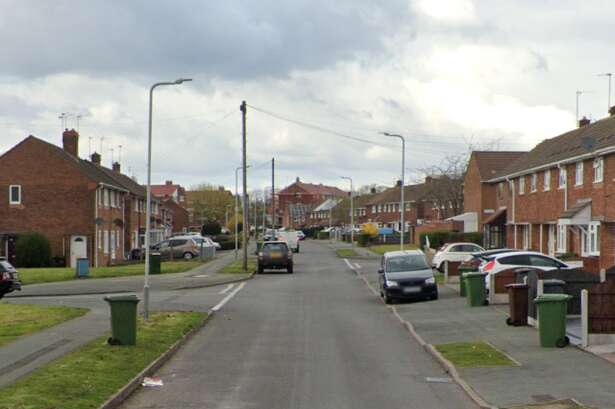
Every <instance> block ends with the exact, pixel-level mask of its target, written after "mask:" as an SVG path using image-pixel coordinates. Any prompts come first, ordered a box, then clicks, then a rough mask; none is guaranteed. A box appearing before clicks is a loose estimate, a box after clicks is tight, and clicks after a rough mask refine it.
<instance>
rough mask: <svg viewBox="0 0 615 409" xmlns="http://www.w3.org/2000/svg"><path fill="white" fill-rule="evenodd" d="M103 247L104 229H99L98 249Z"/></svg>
mask: <svg viewBox="0 0 615 409" xmlns="http://www.w3.org/2000/svg"><path fill="white" fill-rule="evenodd" d="M102 248H103V239H102V230H98V250H102Z"/></svg>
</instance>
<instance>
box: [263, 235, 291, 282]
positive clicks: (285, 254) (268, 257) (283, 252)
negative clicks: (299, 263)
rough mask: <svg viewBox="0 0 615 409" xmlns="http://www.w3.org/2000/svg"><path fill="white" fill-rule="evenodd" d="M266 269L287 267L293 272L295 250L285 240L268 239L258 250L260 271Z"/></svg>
mask: <svg viewBox="0 0 615 409" xmlns="http://www.w3.org/2000/svg"><path fill="white" fill-rule="evenodd" d="M265 269H286V271H287V272H288V273H289V274H292V273H293V252H292V251H291V250H290V248H289V247H288V244H286V242H285V241H266V242H264V243H263V245H262V247H261V250H260V251H259V252H258V273H259V274H262V273H263V272H264V271H265Z"/></svg>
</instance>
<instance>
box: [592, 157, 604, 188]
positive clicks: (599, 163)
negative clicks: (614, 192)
mask: <svg viewBox="0 0 615 409" xmlns="http://www.w3.org/2000/svg"><path fill="white" fill-rule="evenodd" d="M603 178H604V160H603V158H596V159H594V183H599V182H602V179H603Z"/></svg>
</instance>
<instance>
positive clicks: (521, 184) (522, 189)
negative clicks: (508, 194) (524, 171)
mask: <svg viewBox="0 0 615 409" xmlns="http://www.w3.org/2000/svg"><path fill="white" fill-rule="evenodd" d="M524 193H525V176H521V177H520V178H519V194H520V195H522V194H524Z"/></svg>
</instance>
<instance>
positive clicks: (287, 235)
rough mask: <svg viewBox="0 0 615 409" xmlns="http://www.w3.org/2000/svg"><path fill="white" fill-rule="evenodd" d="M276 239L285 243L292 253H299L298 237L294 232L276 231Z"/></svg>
mask: <svg viewBox="0 0 615 409" xmlns="http://www.w3.org/2000/svg"><path fill="white" fill-rule="evenodd" d="M275 234H276V239H277V240H280V241H285V242H286V244H287V245H288V248H290V249H291V250H292V252H293V253H299V235H298V234H297V231H295V230H289V231H276V232H275Z"/></svg>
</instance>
